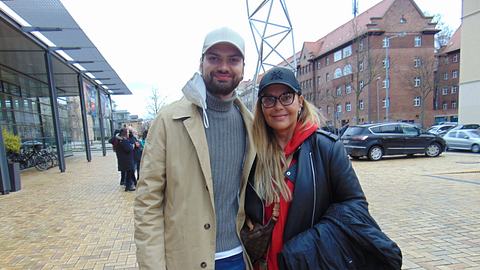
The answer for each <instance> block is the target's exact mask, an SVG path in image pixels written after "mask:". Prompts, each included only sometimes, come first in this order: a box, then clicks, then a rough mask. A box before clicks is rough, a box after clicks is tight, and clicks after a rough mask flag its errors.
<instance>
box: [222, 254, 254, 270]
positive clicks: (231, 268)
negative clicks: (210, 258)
mask: <svg viewBox="0 0 480 270" xmlns="http://www.w3.org/2000/svg"><path fill="white" fill-rule="evenodd" d="M245 269H246V266H245V262H244V261H243V253H239V254H237V255H234V256H231V257H227V258H223V259H220V260H216V261H215V270H245Z"/></svg>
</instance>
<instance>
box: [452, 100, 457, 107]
mask: <svg viewBox="0 0 480 270" xmlns="http://www.w3.org/2000/svg"><path fill="white" fill-rule="evenodd" d="M456 108H457V101H455V100H453V101H452V109H456Z"/></svg>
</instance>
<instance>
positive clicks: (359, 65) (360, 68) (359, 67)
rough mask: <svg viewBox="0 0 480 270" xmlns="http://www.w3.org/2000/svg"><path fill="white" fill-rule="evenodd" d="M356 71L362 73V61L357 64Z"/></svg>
mask: <svg viewBox="0 0 480 270" xmlns="http://www.w3.org/2000/svg"><path fill="white" fill-rule="evenodd" d="M358 70H360V71H363V61H360V63H358Z"/></svg>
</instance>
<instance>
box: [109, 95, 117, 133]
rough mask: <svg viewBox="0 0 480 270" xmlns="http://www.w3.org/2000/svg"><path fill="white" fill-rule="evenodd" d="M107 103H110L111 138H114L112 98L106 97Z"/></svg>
mask: <svg viewBox="0 0 480 270" xmlns="http://www.w3.org/2000/svg"><path fill="white" fill-rule="evenodd" d="M108 102H110V119H109V121H110V132H111V135H112V137H113V136H115V127H114V126H113V124H114V123H113V106H112V96H111V95H108Z"/></svg>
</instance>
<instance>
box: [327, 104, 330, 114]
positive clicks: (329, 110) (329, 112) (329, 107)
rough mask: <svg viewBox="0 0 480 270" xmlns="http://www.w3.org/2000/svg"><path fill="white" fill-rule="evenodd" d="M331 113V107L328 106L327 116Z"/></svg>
mask: <svg viewBox="0 0 480 270" xmlns="http://www.w3.org/2000/svg"><path fill="white" fill-rule="evenodd" d="M329 113H330V106H327V114H329Z"/></svg>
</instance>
